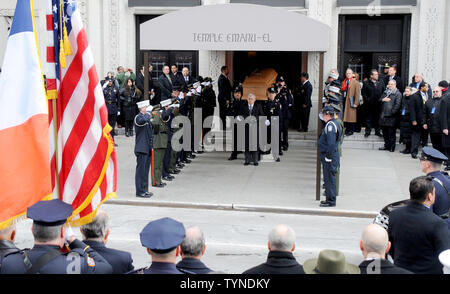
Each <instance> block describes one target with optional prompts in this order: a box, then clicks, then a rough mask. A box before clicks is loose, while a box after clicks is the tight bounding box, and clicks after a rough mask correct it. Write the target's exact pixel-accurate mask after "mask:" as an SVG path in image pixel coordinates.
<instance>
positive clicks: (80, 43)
mask: <svg viewBox="0 0 450 294" xmlns="http://www.w3.org/2000/svg"><path fill="white" fill-rule="evenodd" d="M65 31H66V32H67V33H66V35H65ZM47 33H48V35H47V40H48V44H47V45H48V46H47V92H48V96H49V99H52V98H54V99H56V108H55V109H54V104H53V101H52V100H50V101H49V104H48V105H49V131H50V156H51V159H50V160H51V162H50V164H51V170H52V188H53V198H59V199H61V200H63V201H65V202H67V203H71V204H72V206H73V209H74V213H73V215H72V216H71V218H69V223H70V224H71V225H73V226H80V225H83V224H85V223H88V222H90V221H91V219H92V218H93V217H95V215H96V212H97V209H98V208H99V206H100V205H101V204H102V203H103V202H105V201H106V200H107V199H109V198H111V197H116V195H115V194H116V184H117V163H116V153H115V150H114V142H113V139H112V137H111V135H110V131H111V129H112V128H111V126H109V124H108V111H107V109H106V105H105V100H104V96H103V92H102V89H101V87H100V81H99V78H98V74H97V70H96V67H95V64H94V58H93V55H92V51H91V48H90V46H89V43H88V39H87V35H86V30H85V29H84V28H83V23H82V20H81V15H80V12H79V9H78V8H77V2H76V1H75V0H47ZM67 37H68V38H67ZM64 39H65V40H64ZM64 41H65V42H64ZM69 44H70V46H68V45H69ZM70 51H71V52H70ZM54 110H55V111H54ZM54 116H56V117H54ZM55 132H56V134H57V135H56V140H55Z"/></svg>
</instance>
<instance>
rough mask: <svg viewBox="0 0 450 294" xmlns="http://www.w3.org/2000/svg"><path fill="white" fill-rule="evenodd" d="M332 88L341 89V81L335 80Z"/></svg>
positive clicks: (331, 85)
mask: <svg viewBox="0 0 450 294" xmlns="http://www.w3.org/2000/svg"><path fill="white" fill-rule="evenodd" d="M330 87H336V88H339V89H340V88H341V82H339V80H334V81H332V82H331V83H330Z"/></svg>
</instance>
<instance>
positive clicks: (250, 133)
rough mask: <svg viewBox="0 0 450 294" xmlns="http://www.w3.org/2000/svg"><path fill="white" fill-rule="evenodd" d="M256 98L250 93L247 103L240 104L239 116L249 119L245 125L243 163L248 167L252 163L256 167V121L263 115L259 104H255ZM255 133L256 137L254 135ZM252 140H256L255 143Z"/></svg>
mask: <svg viewBox="0 0 450 294" xmlns="http://www.w3.org/2000/svg"><path fill="white" fill-rule="evenodd" d="M255 101H256V96H255V95H254V94H252V93H250V94H248V98H247V103H242V104H241V111H240V115H241V116H242V117H243V118H244V119H246V118H248V117H251V118H250V122H249V123H248V124H246V125H245V163H244V165H249V164H250V162H253V164H254V165H255V166H258V121H259V117H260V116H263V115H264V112H263V110H262V107H261V105H260V104H256V103H255ZM254 132H256V136H255V134H254ZM252 138H256V142H254V140H253V139H252Z"/></svg>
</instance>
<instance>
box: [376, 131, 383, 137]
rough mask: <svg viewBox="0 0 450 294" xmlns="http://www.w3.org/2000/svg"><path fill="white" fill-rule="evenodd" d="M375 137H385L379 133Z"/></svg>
mask: <svg viewBox="0 0 450 294" xmlns="http://www.w3.org/2000/svg"><path fill="white" fill-rule="evenodd" d="M375 136H378V137H380V138H382V137H383V134H381V133H380V132H378V133H375Z"/></svg>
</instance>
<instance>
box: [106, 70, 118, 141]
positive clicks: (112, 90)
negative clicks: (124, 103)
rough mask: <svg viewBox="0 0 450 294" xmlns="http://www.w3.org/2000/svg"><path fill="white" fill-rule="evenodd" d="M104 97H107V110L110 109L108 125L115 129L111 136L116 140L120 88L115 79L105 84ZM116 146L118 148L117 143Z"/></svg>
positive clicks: (110, 79) (109, 79)
mask: <svg viewBox="0 0 450 294" xmlns="http://www.w3.org/2000/svg"><path fill="white" fill-rule="evenodd" d="M103 95H104V96H105V103H106V109H108V123H109V125H110V126H111V127H112V128H113V129H112V131H111V136H112V137H113V139H114V136H115V135H116V131H115V127H116V122H117V115H118V113H119V88H118V87H117V86H116V85H115V83H114V78H108V80H107V82H106V83H105V84H104V86H103ZM114 145H115V146H117V145H116V144H115V143H114Z"/></svg>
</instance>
